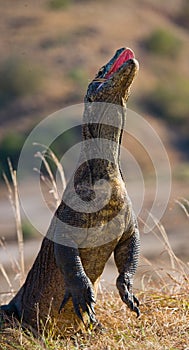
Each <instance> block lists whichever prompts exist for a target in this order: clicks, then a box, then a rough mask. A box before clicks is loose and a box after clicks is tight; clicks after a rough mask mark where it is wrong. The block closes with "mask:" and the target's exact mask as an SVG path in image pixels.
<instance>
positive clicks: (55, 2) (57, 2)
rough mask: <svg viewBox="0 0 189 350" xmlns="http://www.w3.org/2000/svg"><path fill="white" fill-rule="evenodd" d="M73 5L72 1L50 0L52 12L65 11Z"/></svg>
mask: <svg viewBox="0 0 189 350" xmlns="http://www.w3.org/2000/svg"><path fill="white" fill-rule="evenodd" d="M71 4H72V0H50V1H49V7H50V8H51V9H52V10H60V9H65V8H67V7H68V6H69V5H71Z"/></svg>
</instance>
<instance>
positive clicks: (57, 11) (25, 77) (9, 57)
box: [0, 0, 189, 291]
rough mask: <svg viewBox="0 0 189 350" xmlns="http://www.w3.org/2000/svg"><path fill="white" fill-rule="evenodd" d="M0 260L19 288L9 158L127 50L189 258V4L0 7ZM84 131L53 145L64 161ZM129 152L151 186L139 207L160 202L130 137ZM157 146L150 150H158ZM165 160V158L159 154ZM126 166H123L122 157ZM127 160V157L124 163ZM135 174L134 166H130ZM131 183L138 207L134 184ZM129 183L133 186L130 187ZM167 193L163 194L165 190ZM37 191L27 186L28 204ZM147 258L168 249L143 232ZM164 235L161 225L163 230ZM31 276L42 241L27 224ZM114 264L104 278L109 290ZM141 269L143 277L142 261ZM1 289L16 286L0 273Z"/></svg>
mask: <svg viewBox="0 0 189 350" xmlns="http://www.w3.org/2000/svg"><path fill="white" fill-rule="evenodd" d="M0 13H1V22H0V32H1V40H0V52H1V55H0V172H1V179H0V237H1V239H2V240H3V241H2V242H1V247H0V263H1V264H3V266H4V269H5V271H6V272H7V274H8V275H9V276H10V279H11V281H12V287H11V288H13V289H14V288H15V289H16V288H17V281H16V278H15V275H17V273H19V269H17V267H15V266H16V265H14V269H15V272H14V271H13V269H12V263H11V258H13V259H14V258H15V259H17V257H18V249H17V245H16V239H17V238H16V237H17V236H16V227H15V220H14V216H13V212H12V208H11V205H10V201H9V198H8V191H7V188H6V186H5V182H4V180H3V176H2V173H3V172H5V173H6V174H7V176H8V178H10V176H9V169H8V163H7V158H8V157H9V158H10V159H11V162H12V164H13V167H14V168H16V166H17V162H18V159H19V154H20V150H21V148H22V145H23V143H24V140H25V139H26V138H27V135H28V134H29V133H30V131H31V130H32V128H33V127H34V126H35V125H37V124H38V123H39V122H40V121H41V120H43V119H44V118H45V117H46V116H48V115H49V114H51V113H52V112H54V111H57V110H59V109H61V108H63V107H66V106H70V105H73V104H76V103H81V102H82V101H83V97H84V94H85V91H86V88H87V85H88V83H89V81H90V80H91V79H92V78H93V77H94V75H95V74H96V72H97V70H98V69H99V68H100V67H101V66H102V65H103V64H105V63H106V62H107V61H108V60H109V59H110V58H111V57H112V55H113V54H114V52H115V51H116V49H118V48H120V47H123V46H127V47H131V48H132V49H133V50H134V52H135V56H136V58H137V59H138V60H139V63H140V72H139V75H138V77H137V79H136V81H135V82H134V84H133V86H132V93H131V97H130V99H129V102H128V107H129V108H130V109H133V110H134V111H136V112H137V113H139V114H140V115H142V116H143V117H144V118H145V119H146V120H147V121H148V122H149V123H150V125H151V126H152V127H153V128H154V130H155V131H156V132H157V134H158V135H159V137H160V138H161V140H162V142H163V144H164V147H165V148H166V151H167V153H168V157H169V160H170V164H171V171H172V190H171V196H170V200H169V203H168V206H167V209H166V211H165V215H164V216H163V218H162V220H161V223H162V224H163V226H164V228H165V230H166V232H167V235H168V237H169V240H170V243H171V245H172V247H173V249H174V252H175V253H176V255H177V256H178V257H179V258H181V259H182V260H184V261H185V262H187V261H188V227H189V226H188V214H187V213H188V209H189V202H188V200H189V186H188V185H189V164H188V158H189V63H188V57H189V45H188V43H189V2H188V1H187V0H175V1H171V2H165V1H164V0H160V1H158V2H157V1H156V2H155V1H153V0H140V1H139V0H133V1H132V2H131V1H127V0H116V1H115V0H109V1H107V0H101V1H98V0H97V1H94V0H88V1H86V0H80V1H79V0H78V1H76V0H75V1H74V0H40V1H36V0H34V1H27V0H23V1H22V0H18V1H16V2H15V3H13V2H12V1H11V0H6V2H5V1H2V0H1V1H0ZM79 132H80V130H78V129H77V130H73V132H72V133H71V134H68V135H66V137H65V138H64V139H63V140H61V141H60V143H59V144H57V145H56V147H55V149H54V151H55V153H56V154H57V155H59V152H60V155H61V152H63V151H64V150H65V149H67V148H69V145H71V144H73V143H74V141H73V139H74V137H75V139H76V140H78V137H79V136H78V135H80V134H79ZM124 142H125V145H126V147H127V148H128V150H129V152H130V153H131V154H132V155H133V157H134V158H135V159H136V161H137V163H138V164H139V165H140V168H141V171H142V174H143V176H144V178H145V179H146V181H147V184H148V191H146V192H145V196H144V204H143V210H148V209H149V207H150V203H152V202H153V198H152V197H153V196H154V191H153V187H154V182H153V181H152V179H151V176H152V177H153V173H154V169H152V164H151V160H150V158H149V156H148V154H146V152H145V150H144V149H143V148H142V147H141V145H139V144H137V141H136V140H135V139H134V138H132V137H130V136H129V135H125V140H124ZM152 148H153V144H152ZM156 157H157V159H159V162H160V163H161V157H162V155H161V153H160V152H158V149H157V152H156ZM126 162H127V160H126ZM128 163H129V159H128ZM128 169H129V165H128ZM132 175H133V174H132V172H130V173H129V175H128V177H127V174H126V178H127V181H128V186H130V191H131V198H132V199H133V200H134V206H135V203H136V204H137V198H138V191H139V190H140V189H138V187H137V180H136V179H135V181H134V182H133V183H132V177H133V176H132ZM129 183H130V185H129ZM164 190H165V191H166V189H164ZM31 192H32V184H30V186H26V193H28V197H29V196H30V195H31ZM139 224H140V228H141V239H142V256H145V258H147V259H148V261H155V260H156V259H157V260H162V261H163V259H164V258H165V264H166V261H167V260H166V257H165V256H164V255H166V253H165V246H164V245H163V244H161V243H160V242H159V240H158V239H157V237H156V236H155V235H154V232H155V233H156V230H154V232H150V233H148V234H144V233H143V223H142V220H139ZM157 231H158V228H157ZM23 233H24V238H25V245H24V246H25V257H26V271H27V270H28V268H29V267H30V266H31V264H32V262H33V260H34V258H35V256H36V254H37V251H38V249H39V246H40V242H41V239H42V236H41V235H40V234H39V233H37V232H36V230H35V228H34V227H33V226H32V225H31V223H30V222H29V221H28V220H27V218H23ZM112 266H113V265H112V260H110V262H109V264H108V266H107V269H106V271H105V274H104V276H103V279H105V280H107V281H108V283H109V284H110V285H112V284H113V281H114V274H115V271H114V270H113V267H112ZM140 269H141V270H142V271H146V269H147V268H146V262H145V261H144V260H142V258H141V263H140ZM0 282H1V286H0V291H5V290H8V289H9V288H10V285H9V284H8V282H7V280H6V278H5V277H4V276H3V274H2V273H1V272H0Z"/></svg>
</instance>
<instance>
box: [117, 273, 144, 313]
mask: <svg viewBox="0 0 189 350" xmlns="http://www.w3.org/2000/svg"><path fill="white" fill-rule="evenodd" d="M116 285H117V288H118V290H119V294H120V297H121V299H122V300H123V302H124V303H125V304H127V306H128V307H129V309H130V310H131V311H134V312H136V314H137V317H139V316H140V310H139V301H138V299H137V298H136V297H135V296H134V295H133V293H132V286H131V283H130V280H129V277H128V276H126V275H124V274H123V275H122V274H120V275H119V277H118V278H117V283H116Z"/></svg>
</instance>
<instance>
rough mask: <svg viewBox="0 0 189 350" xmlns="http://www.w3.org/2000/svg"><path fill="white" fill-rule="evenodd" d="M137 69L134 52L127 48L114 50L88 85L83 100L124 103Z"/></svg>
mask: <svg viewBox="0 0 189 350" xmlns="http://www.w3.org/2000/svg"><path fill="white" fill-rule="evenodd" d="M138 70H139V64H138V61H137V60H136V59H135V56H134V52H133V51H132V50H131V49H129V48H121V49H119V50H117V51H116V53H115V55H114V56H113V57H112V58H111V59H110V61H109V62H108V63H107V64H105V65H104V66H103V67H102V68H101V69H100V70H99V72H98V73H97V75H96V76H95V78H94V79H93V80H92V82H91V83H90V84H89V86H88V90H87V94H86V96H85V102H108V103H114V104H119V105H124V104H125V102H126V101H127V100H128V97H129V93H130V86H131V84H132V82H133V80H134V78H135V76H136V74H137V72H138Z"/></svg>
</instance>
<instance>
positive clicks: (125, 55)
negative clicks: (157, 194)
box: [105, 49, 135, 78]
mask: <svg viewBox="0 0 189 350" xmlns="http://www.w3.org/2000/svg"><path fill="white" fill-rule="evenodd" d="M134 57H135V55H134V52H133V51H132V50H131V49H125V50H124V51H123V52H122V53H121V54H120V55H119V57H118V58H117V60H116V61H115V62H114V64H113V66H112V68H111V69H110V71H109V72H108V73H107V74H106V75H105V78H109V77H110V75H111V74H112V73H114V72H116V71H117V70H118V68H119V67H121V66H122V64H123V63H125V62H127V61H128V60H130V59H131V58H134Z"/></svg>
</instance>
